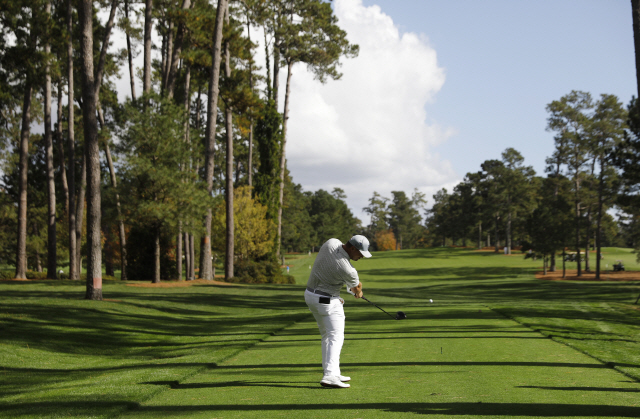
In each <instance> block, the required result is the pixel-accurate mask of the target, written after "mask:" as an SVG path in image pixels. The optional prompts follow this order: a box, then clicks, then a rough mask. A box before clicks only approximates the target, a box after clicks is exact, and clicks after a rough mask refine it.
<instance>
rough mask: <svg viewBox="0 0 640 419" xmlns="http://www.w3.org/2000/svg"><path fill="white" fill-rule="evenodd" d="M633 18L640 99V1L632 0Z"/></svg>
mask: <svg viewBox="0 0 640 419" xmlns="http://www.w3.org/2000/svg"><path fill="white" fill-rule="evenodd" d="M631 14H632V16H633V45H634V47H635V53H636V83H637V89H638V97H639V98H640V0H631Z"/></svg>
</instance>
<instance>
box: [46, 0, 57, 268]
mask: <svg viewBox="0 0 640 419" xmlns="http://www.w3.org/2000/svg"><path fill="white" fill-rule="evenodd" d="M45 13H46V14H47V17H48V19H51V0H49V1H47V4H46V6H45ZM44 51H45V54H46V55H47V64H46V67H45V85H44V143H45V148H46V156H47V192H48V200H47V204H48V208H47V209H48V216H47V278H50V279H56V278H57V277H58V272H57V260H58V254H57V248H56V182H55V171H54V168H53V136H52V135H51V64H50V58H49V55H50V54H51V44H50V43H49V39H47V41H46V44H45V46H44Z"/></svg>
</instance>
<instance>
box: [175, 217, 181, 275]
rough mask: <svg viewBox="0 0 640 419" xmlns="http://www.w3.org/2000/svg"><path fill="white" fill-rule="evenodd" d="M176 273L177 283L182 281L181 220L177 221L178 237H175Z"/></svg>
mask: <svg viewBox="0 0 640 419" xmlns="http://www.w3.org/2000/svg"><path fill="white" fill-rule="evenodd" d="M176 271H177V274H178V281H182V220H180V221H178V237H176Z"/></svg>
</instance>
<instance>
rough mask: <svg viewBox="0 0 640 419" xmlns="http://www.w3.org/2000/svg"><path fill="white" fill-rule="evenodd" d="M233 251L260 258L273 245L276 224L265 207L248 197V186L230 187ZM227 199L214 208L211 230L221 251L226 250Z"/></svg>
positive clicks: (252, 258)
mask: <svg viewBox="0 0 640 419" xmlns="http://www.w3.org/2000/svg"><path fill="white" fill-rule="evenodd" d="M233 195H234V197H233V211H234V217H233V224H234V242H235V245H234V252H235V256H237V257H238V258H239V259H251V260H255V259H260V258H264V257H266V256H267V255H268V254H269V253H270V252H271V251H272V249H273V239H274V237H275V226H274V223H273V221H272V220H271V219H269V218H267V208H266V207H265V206H263V205H261V204H260V203H259V202H256V201H254V200H253V199H252V198H251V189H250V188H249V187H248V186H242V187H239V188H235V189H234V191H233ZM226 225H227V217H226V203H225V202H224V201H220V202H219V203H218V205H216V207H215V209H214V218H213V225H212V231H211V237H212V245H213V248H214V249H215V250H217V251H218V252H220V253H225V251H226V246H225V244H226V235H225V234H226Z"/></svg>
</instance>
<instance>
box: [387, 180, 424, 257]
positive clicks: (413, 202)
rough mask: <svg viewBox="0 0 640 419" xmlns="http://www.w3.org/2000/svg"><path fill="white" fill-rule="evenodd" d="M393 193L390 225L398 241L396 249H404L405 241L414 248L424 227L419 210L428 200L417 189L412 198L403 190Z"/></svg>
mask: <svg viewBox="0 0 640 419" xmlns="http://www.w3.org/2000/svg"><path fill="white" fill-rule="evenodd" d="M391 194H392V195H393V199H392V200H391V203H390V204H389V225H390V226H391V228H392V230H393V232H394V236H395V238H396V241H397V242H396V249H403V248H404V244H405V243H406V244H407V247H408V248H414V247H415V245H416V241H417V238H418V237H419V236H420V233H421V229H422V227H421V225H420V222H421V221H422V218H421V217H420V212H419V210H420V209H422V208H423V207H424V205H425V204H426V203H427V201H426V200H425V199H424V194H423V193H421V192H419V191H418V190H417V189H416V190H415V191H414V192H413V196H412V197H411V199H409V197H407V195H406V194H405V193H404V192H403V191H392V192H391Z"/></svg>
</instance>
